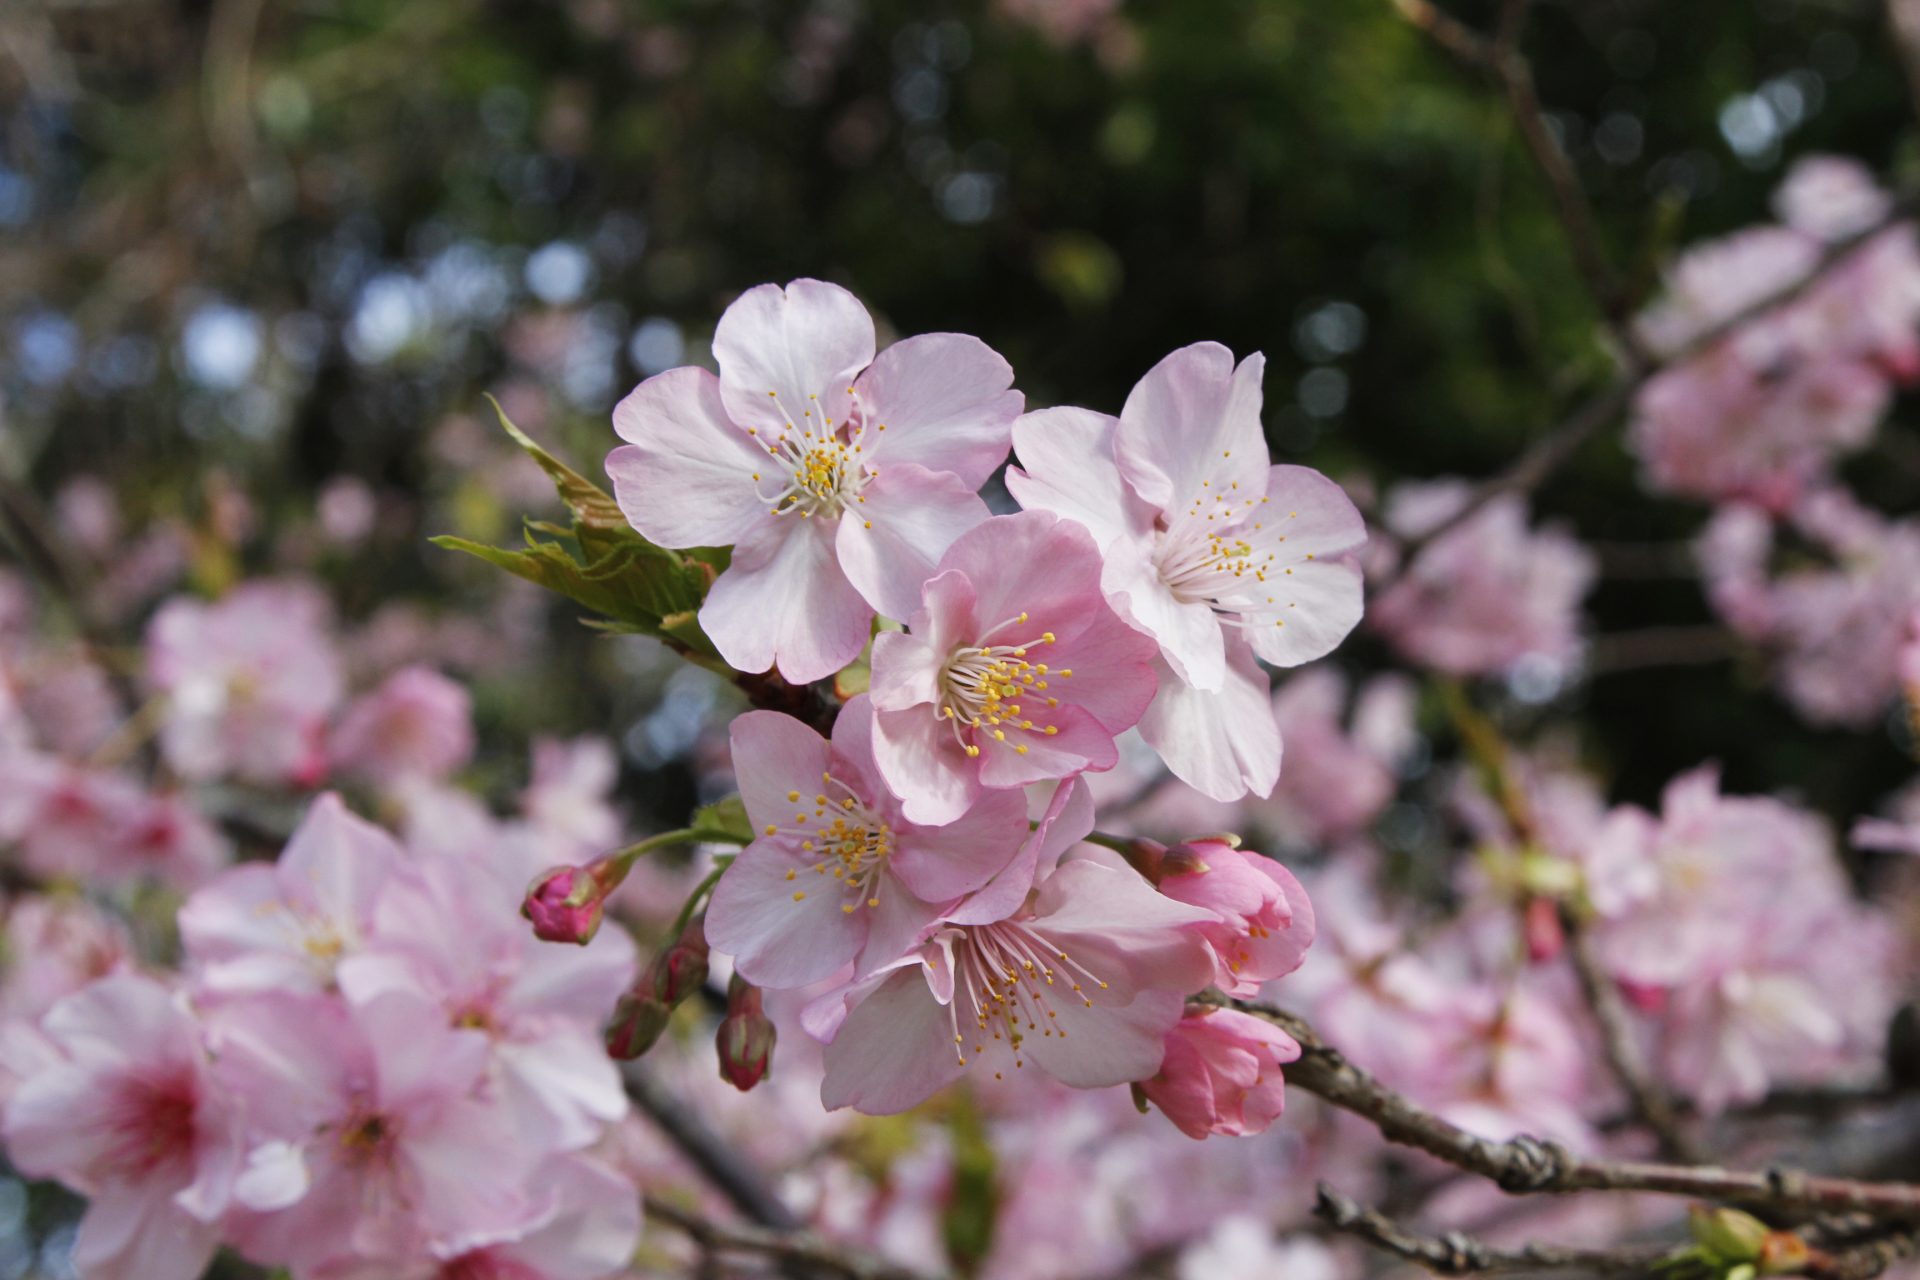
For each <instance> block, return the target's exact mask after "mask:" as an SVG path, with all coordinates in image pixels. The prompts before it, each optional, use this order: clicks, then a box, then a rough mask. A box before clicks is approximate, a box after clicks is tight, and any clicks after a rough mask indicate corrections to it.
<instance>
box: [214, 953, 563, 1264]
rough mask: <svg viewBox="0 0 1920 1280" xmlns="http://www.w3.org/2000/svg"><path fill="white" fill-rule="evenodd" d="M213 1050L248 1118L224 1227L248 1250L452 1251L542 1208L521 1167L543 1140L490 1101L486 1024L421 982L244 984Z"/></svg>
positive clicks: (298, 1254)
mask: <svg viewBox="0 0 1920 1280" xmlns="http://www.w3.org/2000/svg"><path fill="white" fill-rule="evenodd" d="M214 1048H215V1052H216V1055H217V1060H218V1064H219V1066H218V1071H219V1075H220V1078H221V1082H222V1084H223V1086H224V1087H225V1088H226V1089H228V1090H230V1091H231V1094H232V1096H233V1097H235V1098H237V1099H239V1100H240V1102H241V1103H242V1105H243V1106H245V1107H246V1109H247V1114H248V1116H249V1119H250V1126H249V1128H250V1134H249V1139H250V1142H251V1144H252V1145H251V1148H250V1150H249V1151H248V1153H247V1159H246V1164H245V1166H244V1168H243V1169H242V1170H241V1172H240V1174H239V1176H238V1178H237V1179H236V1180H235V1182H234V1189H233V1190H234V1200H235V1202H236V1207H235V1209H234V1210H233V1211H232V1212H231V1213H230V1214H229V1216H228V1230H229V1232H230V1238H231V1239H232V1240H233V1242H234V1243H235V1245H236V1246H237V1247H238V1248H239V1249H240V1251H241V1252H242V1253H244V1254H246V1255H247V1256H248V1257H250V1258H252V1259H254V1260H255V1261H258V1262H262V1263H265V1264H267V1265H270V1266H288V1267H292V1268H294V1269H295V1270H298V1271H301V1272H307V1271H310V1270H315V1269H319V1268H321V1267H324V1266H327V1265H330V1264H331V1265H339V1264H341V1263H345V1262H349V1261H351V1260H352V1259H354V1258H355V1257H356V1256H357V1257H362V1258H376V1259H377V1258H404V1257H412V1256H418V1255H420V1254H422V1253H425V1252H427V1251H429V1250H431V1251H432V1252H434V1253H436V1254H438V1255H439V1256H442V1257H447V1256H455V1255H458V1254H462V1253H468V1252H472V1251H475V1250H479V1249H484V1248H485V1247H487V1246H489V1245H492V1244H498V1243H502V1242H505V1241H508V1240H513V1239H515V1238H517V1237H519V1236H521V1235H523V1234H525V1233H526V1232H527V1231H528V1230H529V1229H530V1228H531V1227H532V1226H533V1225H535V1224H536V1223H538V1221H539V1219H540V1217H541V1216H542V1209H543V1206H542V1205H541V1203H540V1200H539V1198H538V1197H537V1196H536V1195H535V1194H534V1192H533V1190H532V1183H531V1175H532V1173H533V1171H534V1169H535V1167H536V1166H537V1165H538V1164H539V1163H540V1161H541V1159H542V1157H543V1156H544V1155H545V1154H546V1153H545V1152H543V1151H542V1150H541V1149H540V1148H539V1147H538V1146H533V1145H529V1144H528V1143H526V1142H524V1141H522V1140H520V1137H519V1135H517V1134H516V1133H515V1131H514V1128H513V1126H512V1124H511V1123H510V1119H509V1115H508V1113H507V1112H505V1111H504V1110H503V1109H502V1108H500V1107H497V1106H491V1105H488V1103H487V1102H486V1101H485V1096H484V1090H485V1081H486V1078H487V1075H486V1073H487V1062H488V1045H487V1039H486V1037H485V1036H484V1035H482V1034H481V1033H480V1032H479V1031H477V1030H468V1029H460V1028H455V1027H453V1026H450V1025H449V1024H448V1023H447V1022H446V1020H445V1019H444V1018H442V1017H441V1016H440V1014H439V1011H438V1010H437V1009H435V1008H434V1007H433V1006H432V1005H431V1004H429V1003H428V1002H427V1001H426V1000H424V999H422V998H421V997H420V996H418V995H414V994H411V993H408V992H404V991H398V990H395V991H388V992H384V993H382V994H381V995H379V996H377V997H376V998H374V999H372V1000H369V1001H367V1002H366V1003H364V1004H359V1005H343V1004H341V1003H339V1002H337V1001H333V1000H329V999H326V998H324V997H317V996H300V995H294V994H290V993H287V992H282V991H275V992H270V993H266V994H262V995H256V996H248V997H244V998H240V999H237V1000H234V1001H231V1002H229V1003H227V1004H225V1005H223V1006H222V1008H221V1009H220V1011H219V1015H218V1021H217V1024H216V1028H215V1040H214Z"/></svg>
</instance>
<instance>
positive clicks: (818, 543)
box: [700, 514, 873, 684]
mask: <svg viewBox="0 0 1920 1280" xmlns="http://www.w3.org/2000/svg"><path fill="white" fill-rule="evenodd" d="M833 534H834V529H833V523H832V522H831V521H824V520H814V519H807V518H803V517H801V516H799V515H797V514H794V515H786V516H782V517H780V519H779V520H778V521H777V522H775V523H773V524H771V525H763V526H762V527H761V528H760V529H758V530H756V531H755V532H754V533H753V534H751V535H749V537H748V538H747V539H746V540H745V541H743V542H741V543H739V544H738V545H737V546H735V547H734V549H733V563H732V564H731V565H730V566H729V567H728V568H727V571H726V572H725V573H723V574H721V575H720V577H719V579H718V580H717V581H715V583H714V584H713V587H712V589H711V590H709V591H708V592H707V600H706V603H705V604H704V605H702V606H701V608H700V625H701V626H702V627H703V628H705V630H706V633H707V636H708V637H709V638H710V639H711V640H712V641H713V643H714V647H715V648H717V649H718V650H720V656H721V657H723V658H725V659H726V660H727V663H728V665H729V666H731V667H733V669H734V670H736V671H746V672H760V671H765V670H766V669H767V668H768V667H772V666H778V667H779V669H780V674H781V675H782V676H783V677H785V678H786V679H787V680H789V681H791V682H793V683H795V684H805V683H807V682H809V681H813V680H821V679H824V678H826V677H827V676H830V675H832V674H833V673H834V672H836V671H838V670H840V668H842V667H844V666H846V665H847V664H848V663H849V662H852V661H853V660H854V659H855V658H857V657H859V656H860V650H861V649H862V648H864V647H865V645H866V643H867V629H868V625H869V624H870V623H871V622H872V621H873V610H872V609H871V608H869V607H868V605H867V602H866V601H864V600H862V599H861V598H860V593H859V592H857V591H855V590H854V589H853V584H852V583H850V582H848V581H847V575H846V574H845V573H843V572H842V571H841V569H840V563H839V560H838V558H837V557H836V555H835V553H834V549H833Z"/></svg>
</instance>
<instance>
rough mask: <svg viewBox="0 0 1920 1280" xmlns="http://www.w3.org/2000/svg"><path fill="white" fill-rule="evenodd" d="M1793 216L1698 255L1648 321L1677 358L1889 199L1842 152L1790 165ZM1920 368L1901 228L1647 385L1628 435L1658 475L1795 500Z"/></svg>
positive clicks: (1689, 258) (1770, 501) (1768, 503)
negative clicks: (1895, 382) (1895, 387)
mask: <svg viewBox="0 0 1920 1280" xmlns="http://www.w3.org/2000/svg"><path fill="white" fill-rule="evenodd" d="M1776 204H1777V206H1778V208H1779V211H1780V213H1781V216H1782V217H1783V218H1784V219H1785V221H1786V224H1787V225H1785V226H1769V227H1756V228H1752V229H1749V230H1746V231H1742V232H1738V233H1736V234H1734V235H1732V236H1728V237H1726V238H1724V239H1721V240H1718V241H1714V242H1712V243H1709V244H1705V245H1700V246H1697V247H1695V248H1693V249H1691V250H1689V251H1688V252H1687V253H1686V255H1685V256H1683V257H1682V258H1681V259H1680V261H1679V262H1678V263H1677V264H1675V266H1674V269H1673V271H1672V272H1671V273H1670V275H1669V278H1668V288H1667V293H1666V296H1665V297H1664V298H1663V299H1662V300H1661V301H1660V302H1659V303H1658V304H1656V305H1655V306H1654V307H1652V308H1650V309H1649V310H1648V311H1647V313H1646V314H1645V315H1644V316H1642V318H1641V321H1640V328H1641V333H1642V335H1643V336H1644V337H1645V338H1646V340H1647V342H1648V344H1649V345H1650V346H1652V347H1653V349H1654V350H1655V351H1657V352H1660V353H1662V354H1666V355H1669V356H1671V355H1674V354H1677V353H1679V352H1680V351H1682V350H1683V349H1687V348H1689V347H1690V346H1691V345H1692V344H1694V343H1695V342H1697V341H1698V340H1700V339H1701V338H1703V337H1705V336H1706V335H1707V334H1708V333H1709V332H1712V331H1715V330H1717V329H1718V327H1719V326H1721V325H1723V324H1725V323H1726V322H1728V321H1730V320H1732V319H1733V318H1734V317H1736V316H1739V315H1741V314H1743V313H1746V312H1747V311H1748V310H1750V309H1751V308H1752V307H1753V306H1754V305H1756V304H1757V303H1759V302H1760V301H1761V300H1762V299H1765V298H1768V297H1770V296H1773V295H1776V294H1778V293H1780V292H1781V291H1783V290H1785V289H1787V288H1789V287H1790V286H1792V285H1794V284H1796V283H1798V282H1800V281H1802V280H1804V279H1806V278H1807V277H1808V275H1809V274H1810V273H1811V272H1812V271H1813V270H1814V268H1815V266H1816V264H1817V263H1818V261H1819V259H1820V256H1821V253H1822V251H1823V248H1824V246H1825V245H1826V244H1828V243H1831V242H1835V241H1838V240H1841V239H1843V238H1845V237H1847V236H1851V235H1854V234H1857V233H1858V232H1861V231H1864V230H1866V229H1868V228H1869V227H1871V226H1873V225H1875V224H1876V223H1877V222H1878V221H1879V220H1880V219H1881V217H1882V216H1884V214H1885V212H1886V210H1887V209H1888V208H1889V207H1890V202H1889V200H1888V198H1887V196H1886V195H1885V193H1883V192H1881V191H1880V190H1878V188H1877V187H1876V186H1875V185H1874V183H1873V181H1872V179H1871V177H1870V176H1868V175H1867V173H1866V172H1865V170H1864V169H1862V168H1861V167H1860V166H1858V165H1857V164H1855V163H1854V162H1852V161H1846V160H1840V159H1836V158H1834V157H1826V156H1815V157H1808V158H1807V159H1804V160H1802V161H1801V162H1800V163H1798V164H1797V165H1795V167H1794V169H1793V171H1792V172H1791V173H1790V174H1789V175H1788V177H1787V180H1786V182H1785V183H1784V184H1783V186H1782V187H1781V189H1780V191H1779V193H1778V194H1777V196H1776ZM1916 373H1920V247H1916V242H1915V233H1914V228H1913V227H1912V226H1911V225H1910V224H1902V225H1899V226H1894V227H1890V228H1889V229H1887V230H1886V231H1884V232H1882V233H1881V234H1879V235H1877V236H1875V237H1873V238H1872V239H1870V240H1869V241H1868V242H1867V243H1865V244H1863V245H1860V246H1858V247H1856V248H1854V249H1853V250H1852V251H1851V254H1850V255H1849V257H1848V258H1847V259H1846V260H1844V261H1843V262H1841V263H1839V264H1838V265H1837V266H1835V267H1833V268H1832V269H1831V270H1829V271H1828V272H1827V273H1826V274H1825V275H1823V276H1822V277H1821V278H1820V279H1818V280H1817V281H1815V282H1814V283H1813V284H1812V285H1811V286H1810V287H1808V288H1806V289H1804V290H1802V291H1801V293H1800V294H1798V295H1797V296H1795V297H1794V298H1793V299H1792V300H1791V301H1788V302H1786V303H1783V304H1781V305H1779V306H1776V307H1773V308H1771V309H1770V310H1768V311H1766V312H1764V313H1762V314H1760V315H1758V316H1755V317H1753V318H1751V319H1749V320H1747V321H1745V322H1744V323H1742V324H1741V325H1740V326H1739V327H1738V328H1737V329H1735V330H1734V331H1733V332H1731V333H1728V334H1725V335H1723V336H1721V337H1719V338H1718V339H1716V340H1715V341H1713V342H1712V343H1710V344H1709V345H1708V346H1707V347H1706V348H1705V349H1704V350H1702V351H1699V352H1698V353H1697V354H1694V355H1692V356H1691V357H1690V358H1689V359H1686V360H1684V361H1681V362H1679V363H1676V364H1673V365H1670V366H1669V367H1667V368H1665V369H1663V370H1661V371H1660V372H1659V373H1657V374H1656V375H1655V376H1654V377H1653V378H1651V379H1649V380H1648V382H1647V383H1646V385H1645V386H1644V387H1643V388H1642V389H1641V392H1640V394H1639V397H1638V399H1637V400H1636V402H1635V406H1634V411H1635V415H1634V421H1633V423H1632V426H1631V428H1630V430H1629V442H1630V444H1631V445H1632V447H1633V449H1634V451H1635V452H1636V453H1638V454H1639V455H1640V458H1641V461H1642V463H1643V464H1644V466H1645V473H1646V477H1647V481H1648V483H1649V484H1650V485H1651V486H1652V487H1654V488H1657V489H1661V490H1665V491H1668V492H1676V493H1684V494H1689V495H1692V496H1697V497H1703V498H1712V499H1724V498H1745V499H1748V500H1751V501H1754V502H1757V503H1759V504H1761V505H1762V506H1765V507H1768V508H1770V509H1773V510H1784V509H1785V508H1786V507H1787V506H1788V505H1790V504H1791V503H1792V502H1793V501H1794V500H1795V499H1796V498H1797V497H1798V496H1799V494H1800V493H1801V492H1803V491H1804V490H1805V488H1806V487H1807V486H1808V485H1809V484H1810V483H1812V482H1815V481H1817V480H1818V479H1820V477H1821V476H1822V475H1823V474H1824V473H1825V471H1826V469H1827V468H1828V467H1829V465H1830V464H1831V463H1832V461H1833V460H1834V459H1835V458H1836V457H1838V456H1840V455H1841V454H1844V453H1846V452H1849V451H1851V450H1854V449H1857V448H1859V447H1860V446H1861V445H1863V444H1865V443H1866V442H1867V441H1868V440H1869V439H1870V438H1871V436H1872V434H1873V431H1874V429H1875V427H1876V426H1877V424H1878V423H1879V420H1880V418H1881V417H1882V416H1883V415H1884V414H1885V412H1886V409H1887V405H1888V403H1889V401H1890V399H1891V387H1890V380H1891V379H1895V378H1898V379H1902V380H1909V379H1911V378H1912V377H1913V376H1915V374H1916Z"/></svg>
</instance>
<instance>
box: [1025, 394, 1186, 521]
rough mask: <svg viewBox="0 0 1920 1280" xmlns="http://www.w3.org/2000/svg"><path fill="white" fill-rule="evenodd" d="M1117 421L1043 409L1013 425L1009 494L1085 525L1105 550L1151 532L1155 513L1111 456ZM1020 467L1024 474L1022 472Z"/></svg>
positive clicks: (1087, 411) (1070, 410)
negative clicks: (1015, 457) (1015, 458)
mask: <svg viewBox="0 0 1920 1280" xmlns="http://www.w3.org/2000/svg"><path fill="white" fill-rule="evenodd" d="M1119 425H1120V420H1119V419H1118V418H1110V417H1108V416H1107V415H1106V414H1104V413H1095V412H1093V411H1092V410H1090V409H1075V408H1058V409H1041V410H1039V411H1038V412H1035V413H1029V414H1026V415H1024V416H1023V417H1022V418H1021V419H1020V420H1019V421H1018V422H1016V423H1014V424H1013V447H1014V450H1015V452H1016V453H1018V454H1019V457H1020V464H1021V465H1020V466H1019V467H1008V468H1007V489H1008V491H1009V492H1011V493H1012V494H1013V496H1014V498H1015V500H1016V501H1018V502H1019V503H1020V505H1021V506H1023V507H1025V508H1026V509H1027V510H1029V511H1051V512H1053V513H1054V514H1055V515H1058V516H1061V517H1062V518H1064V519H1067V520H1072V521H1074V522H1075V523H1077V524H1080V525H1082V526H1084V527H1085V528H1086V529H1087V531H1088V532H1090V533H1091V534H1093V537H1094V541H1096V542H1098V543H1099V544H1100V546H1101V547H1102V548H1103V549H1104V548H1106V547H1108V546H1110V545H1111V544H1112V543H1114V542H1115V541H1117V540H1119V539H1122V538H1128V539H1132V540H1134V541H1144V540H1145V539H1147V538H1148V537H1149V536H1151V534H1152V532H1153V515H1154V513H1153V508H1152V507H1150V506H1149V505H1148V504H1147V503H1145V502H1143V501H1142V500H1141V499H1140V498H1139V496H1138V495H1136V494H1135V493H1134V492H1133V490H1132V489H1130V488H1128V486H1127V483H1126V481H1125V480H1124V479H1123V478H1122V477H1121V475H1120V467H1119V464H1118V463H1116V462H1115V461H1114V456H1113V433H1114V430H1115V428H1117V427H1118V426H1119ZM1022 467H1024V468H1025V470H1022V469H1021V468H1022Z"/></svg>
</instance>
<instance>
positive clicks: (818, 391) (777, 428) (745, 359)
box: [713, 280, 874, 436]
mask: <svg viewBox="0 0 1920 1280" xmlns="http://www.w3.org/2000/svg"><path fill="white" fill-rule="evenodd" d="M873 345H874V344H873V318H872V317H871V316H869V315H868V314H867V309H866V308H865V307H863V306H861V305H860V300H859V299H858V298H855V297H854V296H853V295H852V294H851V293H848V292H847V291H846V290H845V289H842V288H841V287H840V286H839V285H837V284H827V283H825V282H823V281H820V280H795V281H793V282H792V283H791V284H789V285H788V286H787V287H786V288H785V289H782V288H781V287H780V286H779V285H775V284H763V285H759V286H757V287H755V288H752V289H749V290H747V291H746V292H745V293H743V294H741V295H740V296H739V297H738V298H736V299H735V300H734V303H733V305H732V306H730V307H728V308H727V310H726V314H724V315H722V316H721V317H720V323H719V324H718V325H716V326H715V327H714V331H713V356H714V359H715V360H717V361H718V362H719V364H720V394H721V397H722V399H723V400H724V401H725V403H726V407H727V415H728V416H729V417H730V418H732V419H733V420H734V421H735V422H737V423H740V424H741V425H743V426H749V427H754V428H757V429H759V430H760V431H762V432H765V433H768V434H770V435H774V436H778V435H780V434H781V433H783V432H786V431H788V430H790V429H791V430H796V431H804V432H811V433H812V434H815V435H820V434H823V433H825V432H827V431H831V430H832V429H833V428H835V427H837V426H839V425H840V424H841V423H843V422H845V421H846V419H847V416H848V414H849V411H850V410H851V408H852V402H853V399H852V397H851V396H850V395H849V394H848V391H849V389H850V388H851V387H852V385H853V380H854V377H855V375H857V374H858V373H859V372H860V371H861V370H862V369H864V368H866V367H867V365H869V364H871V363H873Z"/></svg>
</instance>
